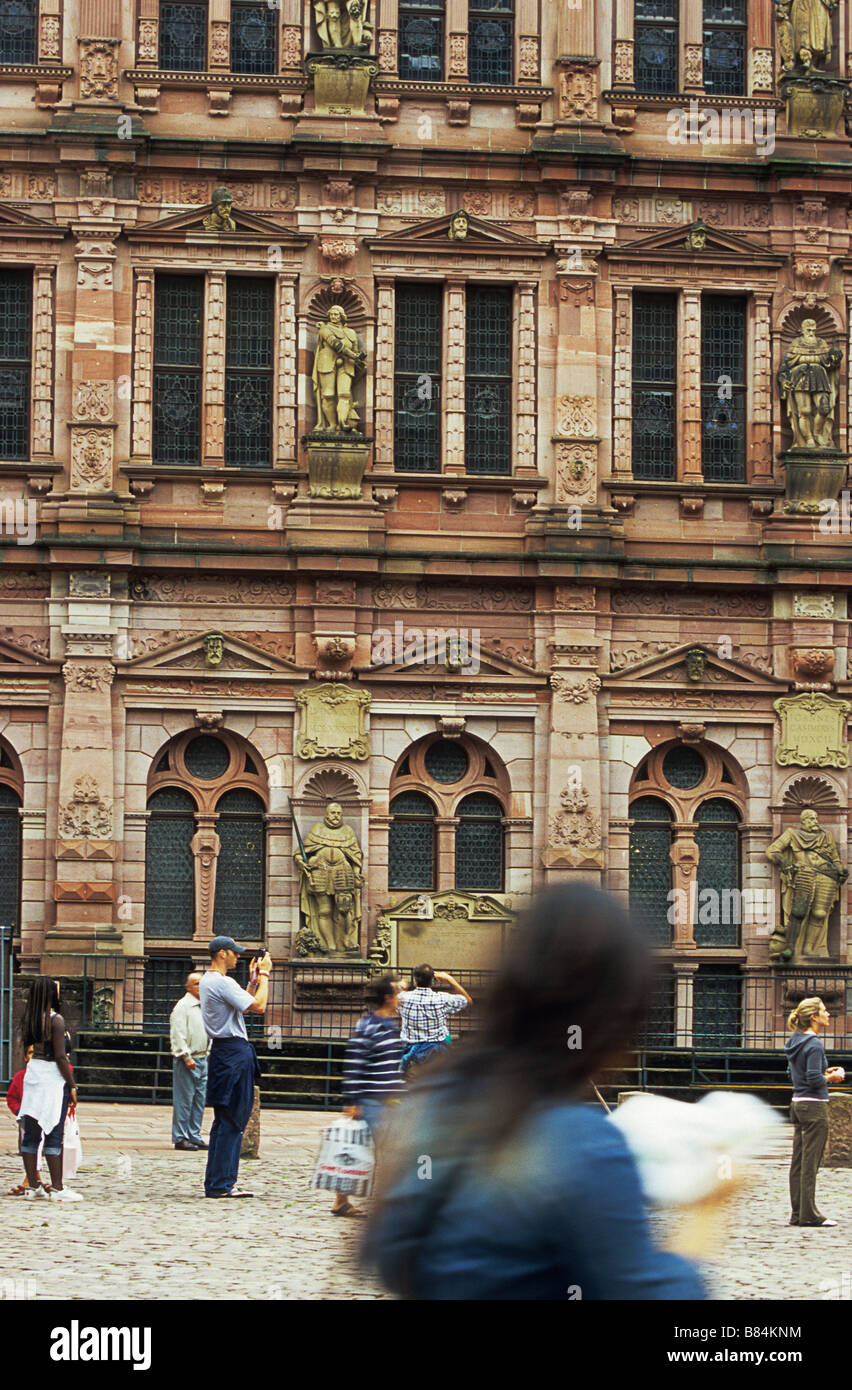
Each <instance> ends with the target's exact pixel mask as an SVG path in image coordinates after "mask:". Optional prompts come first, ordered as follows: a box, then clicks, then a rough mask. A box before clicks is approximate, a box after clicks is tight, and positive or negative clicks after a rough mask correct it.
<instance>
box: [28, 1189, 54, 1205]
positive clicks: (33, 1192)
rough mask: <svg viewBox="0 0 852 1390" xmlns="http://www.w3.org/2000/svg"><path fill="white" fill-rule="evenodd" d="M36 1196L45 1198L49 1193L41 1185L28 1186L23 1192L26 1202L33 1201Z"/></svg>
mask: <svg viewBox="0 0 852 1390" xmlns="http://www.w3.org/2000/svg"><path fill="white" fill-rule="evenodd" d="M38 1197H41V1198H42V1199H44V1200H47V1199H48V1198H49V1197H50V1193H49V1192H47V1191H46V1190H45V1188H44V1186H41V1185H40V1186H39V1187H28V1188H27V1190H26V1192H25V1193H24V1198H25V1200H26V1201H27V1202H34V1201H35V1200H36V1198H38Z"/></svg>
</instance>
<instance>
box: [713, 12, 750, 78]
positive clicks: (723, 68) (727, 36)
mask: <svg viewBox="0 0 852 1390" xmlns="http://www.w3.org/2000/svg"><path fill="white" fill-rule="evenodd" d="M746 24H747V15H746V0H704V90H705V92H712V93H714V95H716V96H738V95H739V94H740V93H741V92H744V91H745V55H746Z"/></svg>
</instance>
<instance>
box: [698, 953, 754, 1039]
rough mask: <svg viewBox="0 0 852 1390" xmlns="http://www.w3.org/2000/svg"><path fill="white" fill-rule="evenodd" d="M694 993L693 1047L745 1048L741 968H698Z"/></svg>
mask: <svg viewBox="0 0 852 1390" xmlns="http://www.w3.org/2000/svg"><path fill="white" fill-rule="evenodd" d="M693 989H694V995H693V1003H692V1045H693V1047H703V1048H710V1049H711V1050H715V1049H717V1048H720V1047H742V1045H743V1023H742V992H743V977H742V973H741V971H740V970H739V968H738V966H736V965H729V966H706V965H699V967H698V970H697V971H696V974H695V983H694V985H693Z"/></svg>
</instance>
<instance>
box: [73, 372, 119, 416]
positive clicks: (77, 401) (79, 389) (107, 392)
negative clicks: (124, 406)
mask: <svg viewBox="0 0 852 1390" xmlns="http://www.w3.org/2000/svg"><path fill="white" fill-rule="evenodd" d="M112 391H113V383H112V382H111V381H78V382H76V383H75V385H74V419H75V420H109V419H110V418H111V416H112Z"/></svg>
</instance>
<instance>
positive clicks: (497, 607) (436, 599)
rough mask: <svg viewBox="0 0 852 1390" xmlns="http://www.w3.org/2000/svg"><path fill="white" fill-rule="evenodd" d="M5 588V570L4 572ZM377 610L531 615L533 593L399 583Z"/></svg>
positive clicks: (385, 588) (378, 600) (380, 589)
mask: <svg viewBox="0 0 852 1390" xmlns="http://www.w3.org/2000/svg"><path fill="white" fill-rule="evenodd" d="M0 585H2V571H0ZM373 605H374V606H375V607H376V608H382V609H385V608H404V609H412V608H426V609H429V610H430V611H434V610H436V609H445V610H446V611H447V612H448V613H451V612H454V611H456V610H457V609H468V610H469V611H471V612H474V613H488V612H494V613H530V612H532V610H533V607H534V604H533V596H532V592H531V591H530V590H529V589H528V588H525V587H522V586H521V585H515V584H503V585H501V586H500V587H499V588H495V587H494V586H493V585H490V584H475V585H474V584H471V585H468V584H446V585H444V584H422V583H421V584H399V583H382V584H377V585H376V586H375V587H374V589H373Z"/></svg>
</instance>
